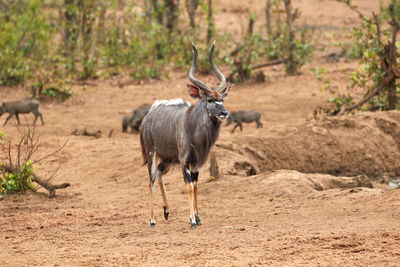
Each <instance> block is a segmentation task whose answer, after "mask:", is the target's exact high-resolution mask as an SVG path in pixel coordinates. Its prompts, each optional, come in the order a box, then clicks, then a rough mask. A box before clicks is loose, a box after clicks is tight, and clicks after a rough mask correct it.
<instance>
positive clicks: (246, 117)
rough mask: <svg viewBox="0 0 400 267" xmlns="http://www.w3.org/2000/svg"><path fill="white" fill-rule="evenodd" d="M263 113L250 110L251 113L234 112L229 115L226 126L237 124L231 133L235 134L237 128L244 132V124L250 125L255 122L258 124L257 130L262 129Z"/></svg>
mask: <svg viewBox="0 0 400 267" xmlns="http://www.w3.org/2000/svg"><path fill="white" fill-rule="evenodd" d="M260 117H261V113H260V112H259V111H258V110H249V111H233V112H231V114H229V116H228V118H227V120H226V124H225V126H228V125H230V124H231V123H232V122H236V125H235V127H233V129H232V131H231V133H233V132H234V131H235V129H236V127H238V126H239V127H240V131H242V130H243V129H242V122H246V123H250V122H253V121H255V122H256V123H257V128H260V127H262V123H261V122H260Z"/></svg>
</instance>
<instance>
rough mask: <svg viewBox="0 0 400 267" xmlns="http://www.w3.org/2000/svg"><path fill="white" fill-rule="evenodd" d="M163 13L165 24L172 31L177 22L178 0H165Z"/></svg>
mask: <svg viewBox="0 0 400 267" xmlns="http://www.w3.org/2000/svg"><path fill="white" fill-rule="evenodd" d="M164 8H165V15H166V18H167V21H166V23H165V26H166V27H167V29H168V30H169V31H170V32H172V31H173V30H174V29H175V26H176V24H177V22H178V17H179V0H165V2H164Z"/></svg>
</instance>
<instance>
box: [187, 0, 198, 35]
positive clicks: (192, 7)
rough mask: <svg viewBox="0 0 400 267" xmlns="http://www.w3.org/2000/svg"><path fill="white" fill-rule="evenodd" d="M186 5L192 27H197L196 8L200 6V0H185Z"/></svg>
mask: <svg viewBox="0 0 400 267" xmlns="http://www.w3.org/2000/svg"><path fill="white" fill-rule="evenodd" d="M185 5H186V9H187V12H188V15H189V20H190V27H192V29H194V28H196V22H195V18H196V10H197V7H198V6H199V0H185Z"/></svg>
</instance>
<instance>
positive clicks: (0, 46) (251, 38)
mask: <svg viewBox="0 0 400 267" xmlns="http://www.w3.org/2000/svg"><path fill="white" fill-rule="evenodd" d="M286 2H288V0H274V1H272V10H273V11H274V12H275V11H278V10H279V9H282V8H283V4H284V3H286ZM289 2H290V1H289ZM178 3H179V2H176V1H167V0H165V1H162V0H153V1H144V2H143V3H141V2H140V3H139V2H129V3H125V2H121V1H117V0H111V1H106V0H100V1H95V0H87V1H82V0H63V1H56V0H53V1H44V0H19V1H11V0H6V1H1V3H0V10H1V11H2V12H0V84H3V85H10V86H14V85H18V84H24V85H26V86H25V87H26V88H31V90H30V91H31V92H32V96H33V97H43V96H45V97H54V98H56V99H57V100H59V101H63V100H65V99H68V98H69V97H70V93H71V91H70V90H69V88H67V86H66V85H67V84H68V82H69V81H70V80H76V79H87V78H97V77H98V76H100V75H103V76H108V75H116V74H118V73H120V72H123V73H128V74H129V75H130V76H131V77H132V79H133V80H142V79H146V78H159V77H161V76H163V75H166V76H168V71H167V70H168V69H170V67H171V66H172V67H183V66H185V67H187V65H188V64H190V62H191V58H192V51H191V49H190V43H191V42H192V41H194V42H195V43H196V44H197V46H198V48H199V50H200V52H201V50H204V51H205V50H206V49H207V50H208V49H209V45H208V44H207V45H204V43H205V41H204V40H211V39H212V40H214V39H216V40H220V41H221V43H224V44H225V45H224V46H223V47H221V49H218V51H216V59H215V60H216V63H217V64H218V63H219V62H221V61H225V62H226V63H229V64H230V66H231V68H232V71H233V72H235V73H236V74H240V75H241V77H239V78H238V77H237V75H236V74H234V76H236V77H233V78H234V79H235V80H236V81H238V82H240V81H242V80H244V79H247V78H249V77H252V75H253V68H254V67H256V66H257V65H256V64H255V63H257V62H260V61H261V62H262V61H264V60H275V59H287V58H289V55H288V51H289V50H288V43H289V39H288V38H289V34H288V33H289V29H290V30H292V32H294V28H290V27H289V24H288V23H286V22H285V21H280V19H281V18H280V15H279V16H275V15H274V16H271V17H272V19H273V20H275V21H274V22H276V23H273V25H277V26H274V27H272V28H271V29H272V30H271V31H272V32H271V34H267V35H265V33H263V31H262V30H261V29H260V30H259V31H258V32H255V31H254V30H253V25H254V22H255V21H256V20H257V19H258V18H257V17H255V16H254V15H253V14H250V12H249V13H248V14H249V33H248V34H246V36H243V43H242V44H241V45H240V46H239V47H240V49H239V50H238V51H236V52H235V50H236V49H237V48H238V46H237V45H235V44H234V42H233V40H232V38H231V37H230V36H229V35H227V34H226V33H224V32H218V31H217V30H216V25H214V19H213V12H215V11H214V9H213V4H212V1H210V0H209V1H205V0H204V1H201V0H190V1H186V2H185V7H186V8H187V10H188V15H189V18H190V23H186V22H185V23H180V22H181V21H180V20H181V19H182V16H180V15H179V12H180V8H179V5H178ZM198 6H199V7H201V10H202V12H203V14H204V15H198V16H197V17H195V16H196V14H197V11H196V10H197V7H198ZM279 13H280V10H279V12H277V13H276V14H279ZM274 14H275V13H274ZM296 14H297V13H296V11H295V12H294V13H293V19H292V22H293V21H294V20H295V19H296V18H297V17H298V15H296ZM201 20H203V21H201ZM196 21H197V22H196ZM280 22H282V23H280ZM291 26H293V25H292V24H291ZM307 34H309V32H306V30H304V31H303V30H301V31H296V33H295V35H296V36H295V38H294V39H293V40H292V41H290V42H292V44H293V45H292V46H291V47H292V48H294V50H293V51H292V52H291V53H292V54H293V55H294V60H293V62H295V65H296V70H297V69H299V68H300V67H301V66H302V65H303V64H304V63H305V62H307V60H308V59H309V58H310V56H311V55H312V50H313V48H312V45H311V41H305V40H310V38H304V36H305V35H307ZM202 44H203V45H202ZM229 49H232V50H233V51H228V50H229ZM203 54H204V55H205V56H204V57H203ZM200 55H201V58H200V59H199V71H204V72H209V71H210V66H209V64H208V59H207V53H200ZM282 62H283V61H282ZM285 62H286V64H288V61H285ZM240 75H239V76H240ZM243 75H244V76H243ZM242 76H243V77H242ZM28 91H29V89H28Z"/></svg>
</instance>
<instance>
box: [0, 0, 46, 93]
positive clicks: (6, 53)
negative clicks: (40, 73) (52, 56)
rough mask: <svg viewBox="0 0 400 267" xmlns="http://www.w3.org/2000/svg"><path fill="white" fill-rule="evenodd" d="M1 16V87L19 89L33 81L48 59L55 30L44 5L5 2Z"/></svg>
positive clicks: (31, 0) (30, 0) (35, 1)
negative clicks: (9, 86)
mask: <svg viewBox="0 0 400 267" xmlns="http://www.w3.org/2000/svg"><path fill="white" fill-rule="evenodd" d="M3 2H4V3H3V5H4V6H6V7H7V8H6V9H7V12H0V84H6V85H17V84H20V83H24V82H25V81H26V80H27V79H29V78H30V77H32V75H33V73H34V72H35V70H36V69H38V68H40V67H41V64H42V62H43V59H44V58H45V57H46V56H47V49H48V41H49V37H50V35H51V28H50V26H49V24H48V22H47V20H46V17H45V16H44V15H43V14H42V11H41V8H42V1H40V0H21V1H11V0H7V1H3Z"/></svg>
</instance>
